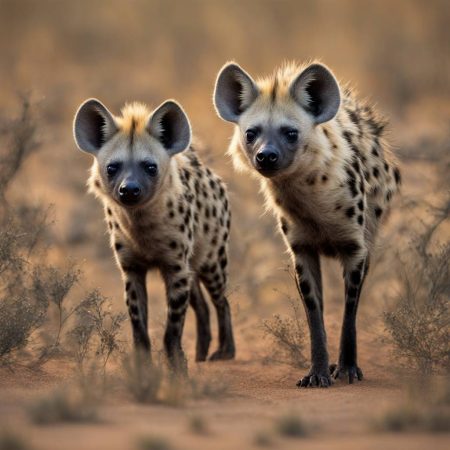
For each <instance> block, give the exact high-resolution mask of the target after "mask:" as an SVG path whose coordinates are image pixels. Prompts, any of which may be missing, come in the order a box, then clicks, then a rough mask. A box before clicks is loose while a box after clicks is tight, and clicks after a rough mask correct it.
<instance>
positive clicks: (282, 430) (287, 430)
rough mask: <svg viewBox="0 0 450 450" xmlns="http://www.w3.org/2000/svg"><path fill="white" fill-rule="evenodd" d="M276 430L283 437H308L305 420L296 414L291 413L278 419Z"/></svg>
mask: <svg viewBox="0 0 450 450" xmlns="http://www.w3.org/2000/svg"><path fill="white" fill-rule="evenodd" d="M276 429H277V431H278V433H279V434H280V435H281V436H285V437H290V438H301V437H305V436H306V435H307V428H306V426H305V423H304V422H303V420H302V419H301V418H300V417H299V416H298V414H297V413H295V412H289V413H286V414H285V415H283V416H281V417H280V418H278V420H277V422H276Z"/></svg>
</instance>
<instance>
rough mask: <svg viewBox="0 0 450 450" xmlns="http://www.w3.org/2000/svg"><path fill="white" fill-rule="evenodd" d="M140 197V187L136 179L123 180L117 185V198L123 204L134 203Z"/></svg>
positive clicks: (139, 199)
mask: <svg viewBox="0 0 450 450" xmlns="http://www.w3.org/2000/svg"><path fill="white" fill-rule="evenodd" d="M141 198H142V188H141V186H140V185H139V183H137V182H136V181H133V180H125V181H123V182H122V183H121V185H120V186H119V200H120V202H121V203H123V204H124V205H125V206H132V205H136V204H137V203H139V202H140V201H141Z"/></svg>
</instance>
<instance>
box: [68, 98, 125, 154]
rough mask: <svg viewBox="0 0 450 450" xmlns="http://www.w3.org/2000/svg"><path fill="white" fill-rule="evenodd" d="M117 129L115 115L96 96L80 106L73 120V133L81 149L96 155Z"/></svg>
mask: <svg viewBox="0 0 450 450" xmlns="http://www.w3.org/2000/svg"><path fill="white" fill-rule="evenodd" d="M116 131H117V125H116V122H115V121H114V118H113V115H112V114H111V113H110V112H109V111H108V109H107V108H106V106H104V105H103V104H102V103H101V102H99V101H98V100H96V99H95V98H91V99H89V100H86V101H85V102H84V103H83V104H82V105H81V106H80V107H79V108H78V111H77V113H76V114H75V119H74V122H73V135H74V137H75V142H76V143H77V146H78V148H79V149H80V150H83V151H84V152H87V153H92V154H94V155H95V154H96V153H97V152H98V151H99V150H100V148H101V147H102V146H103V144H104V143H105V142H107V141H108V140H109V139H111V137H112V136H113V135H114V134H115V133H116Z"/></svg>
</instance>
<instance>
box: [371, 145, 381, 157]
mask: <svg viewBox="0 0 450 450" xmlns="http://www.w3.org/2000/svg"><path fill="white" fill-rule="evenodd" d="M372 155H373V156H380V154H379V153H378V149H377V148H376V147H373V148H372Z"/></svg>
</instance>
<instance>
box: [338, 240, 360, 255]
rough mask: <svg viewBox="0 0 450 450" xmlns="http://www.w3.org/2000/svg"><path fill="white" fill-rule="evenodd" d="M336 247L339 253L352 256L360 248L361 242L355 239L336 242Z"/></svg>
mask: <svg viewBox="0 0 450 450" xmlns="http://www.w3.org/2000/svg"><path fill="white" fill-rule="evenodd" d="M334 247H335V248H336V251H337V253H339V254H340V255H344V256H352V255H354V254H355V253H356V252H357V251H358V250H359V249H360V246H359V244H358V243H357V242H355V241H341V242H337V243H335V244H334Z"/></svg>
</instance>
